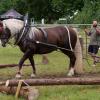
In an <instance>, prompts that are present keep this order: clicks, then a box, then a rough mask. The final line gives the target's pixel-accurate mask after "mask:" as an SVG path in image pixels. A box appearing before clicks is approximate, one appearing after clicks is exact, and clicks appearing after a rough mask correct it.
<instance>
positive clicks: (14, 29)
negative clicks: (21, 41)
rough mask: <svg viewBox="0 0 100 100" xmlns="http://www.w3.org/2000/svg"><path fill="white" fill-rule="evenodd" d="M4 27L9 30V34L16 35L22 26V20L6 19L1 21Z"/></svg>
mask: <svg viewBox="0 0 100 100" xmlns="http://www.w3.org/2000/svg"><path fill="white" fill-rule="evenodd" d="M3 25H4V27H8V28H9V29H10V31H11V36H14V35H17V34H18V33H19V32H20V30H21V29H22V28H23V26H24V22H23V21H21V20H17V19H8V20H4V21H3Z"/></svg>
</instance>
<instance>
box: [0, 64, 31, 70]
mask: <svg viewBox="0 0 100 100" xmlns="http://www.w3.org/2000/svg"><path fill="white" fill-rule="evenodd" d="M16 66H18V64H6V65H0V69H1V68H6V67H16ZM23 66H30V64H23Z"/></svg>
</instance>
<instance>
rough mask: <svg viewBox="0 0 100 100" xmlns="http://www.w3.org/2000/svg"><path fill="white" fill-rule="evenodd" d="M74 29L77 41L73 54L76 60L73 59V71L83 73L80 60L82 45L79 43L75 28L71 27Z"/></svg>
mask: <svg viewBox="0 0 100 100" xmlns="http://www.w3.org/2000/svg"><path fill="white" fill-rule="evenodd" d="M73 29H74V31H75V32H76V35H77V41H76V45H75V49H74V51H75V56H76V61H75V66H74V68H75V73H77V74H82V73H83V62H82V61H83V60H82V47H81V44H80V40H79V36H78V31H77V29H76V28H73Z"/></svg>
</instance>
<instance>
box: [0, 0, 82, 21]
mask: <svg viewBox="0 0 100 100" xmlns="http://www.w3.org/2000/svg"><path fill="white" fill-rule="evenodd" d="M76 5H77V6H76ZM82 7H83V0H74V1H73V0H69V1H68V0H1V1H0V13H3V12H4V11H7V10H8V9H10V8H14V9H16V10H17V11H19V12H20V13H22V14H25V13H26V12H29V14H30V17H34V18H35V19H37V20H40V19H41V18H45V19H46V20H47V22H49V23H52V22H53V21H54V20H57V19H58V18H60V17H65V16H66V17H68V16H72V15H73V14H74V12H75V11H76V10H77V9H79V10H81V8H82Z"/></svg>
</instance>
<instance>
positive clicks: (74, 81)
mask: <svg viewBox="0 0 100 100" xmlns="http://www.w3.org/2000/svg"><path fill="white" fill-rule="evenodd" d="M6 83H7V84H8V83H9V84H8V86H18V83H19V80H7V82H0V85H5V84H6ZM26 84H28V85H30V86H41V85H45V86H46V85H100V78H99V77H97V78H96V77H95V78H93V77H91V78H78V77H77V78H42V79H26V80H23V83H22V86H26Z"/></svg>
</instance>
